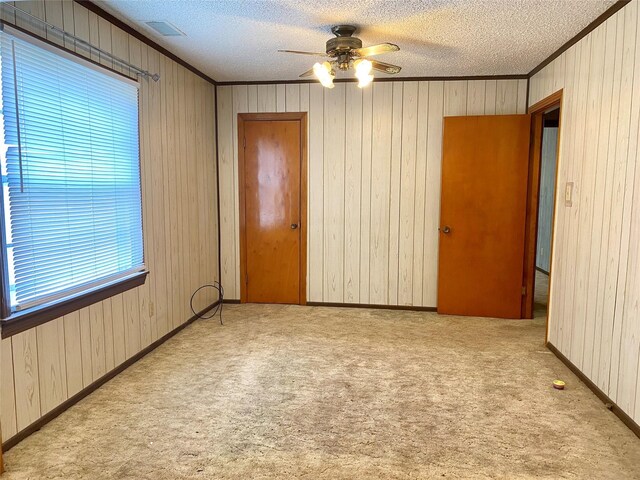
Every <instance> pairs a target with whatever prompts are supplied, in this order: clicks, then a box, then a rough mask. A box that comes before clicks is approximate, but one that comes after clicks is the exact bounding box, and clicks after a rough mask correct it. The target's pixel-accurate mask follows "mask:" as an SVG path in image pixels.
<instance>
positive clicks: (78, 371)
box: [63, 312, 84, 397]
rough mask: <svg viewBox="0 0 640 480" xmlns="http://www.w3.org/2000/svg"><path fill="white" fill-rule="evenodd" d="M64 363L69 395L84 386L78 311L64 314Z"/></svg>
mask: <svg viewBox="0 0 640 480" xmlns="http://www.w3.org/2000/svg"><path fill="white" fill-rule="evenodd" d="M63 322H64V344H65V350H64V352H65V363H66V364H67V394H68V395H69V396H70V397H71V396H73V395H75V394H76V393H78V392H79V391H80V390H82V388H83V387H84V383H83V378H82V336H81V333H80V313H79V312H73V313H70V314H68V315H65V316H64V319H63Z"/></svg>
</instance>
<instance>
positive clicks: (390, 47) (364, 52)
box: [353, 43, 400, 57]
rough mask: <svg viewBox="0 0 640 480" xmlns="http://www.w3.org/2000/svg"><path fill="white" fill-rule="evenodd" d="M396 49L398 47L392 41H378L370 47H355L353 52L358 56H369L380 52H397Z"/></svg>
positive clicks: (398, 48)
mask: <svg viewBox="0 0 640 480" xmlns="http://www.w3.org/2000/svg"><path fill="white" fill-rule="evenodd" d="M398 50H400V47H399V46H398V45H395V44H393V43H380V44H378V45H371V46H370V47H362V48H356V49H355V50H353V52H354V53H355V54H356V55H358V56H360V57H370V56H372V55H380V54H382V53H389V52H397V51H398Z"/></svg>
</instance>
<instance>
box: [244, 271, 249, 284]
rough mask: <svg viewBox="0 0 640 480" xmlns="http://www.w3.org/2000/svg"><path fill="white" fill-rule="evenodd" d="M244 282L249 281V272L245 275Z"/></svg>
mask: <svg viewBox="0 0 640 480" xmlns="http://www.w3.org/2000/svg"><path fill="white" fill-rule="evenodd" d="M244 283H249V274H248V273H247V274H245V276H244Z"/></svg>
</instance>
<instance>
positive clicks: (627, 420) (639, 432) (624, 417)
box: [547, 342, 640, 438]
mask: <svg viewBox="0 0 640 480" xmlns="http://www.w3.org/2000/svg"><path fill="white" fill-rule="evenodd" d="M547 348H548V349H549V350H551V351H552V352H553V353H554V355H555V356H556V357H558V358H559V359H560V361H561V362H562V363H564V364H565V365H566V366H567V367H568V368H569V370H571V371H572V372H573V373H574V374H575V376H576V377H578V378H579V379H580V380H582V383H584V384H585V385H586V386H587V387H589V389H590V390H591V391H592V392H593V393H595V395H596V397H598V398H599V399H600V400H602V402H603V403H604V404H605V406H606V407H607V408H608V409H609V410H611V411H612V412H613V413H614V414H615V415H616V417H618V418H619V419H620V420H621V421H622V423H624V424H625V425H626V426H627V427H629V429H630V430H631V431H632V432H633V433H635V434H636V436H637V437H638V438H640V425H638V424H637V423H636V422H635V421H634V420H633V418H631V417H630V416H629V415H628V414H627V413H625V412H624V411H623V410H622V409H621V408H620V407H619V406H618V405H617V404H616V403H615V402H614V401H613V400H611V399H610V398H609V396H608V395H607V394H606V393H604V392H603V391H602V390H600V387H598V386H597V385H596V384H595V383H593V382H592V381H591V380H590V379H589V378H588V377H587V376H586V375H585V374H584V373H582V371H580V369H579V368H578V367H576V366H575V365H574V364H573V363H571V360H569V359H568V358H567V357H565V356H564V355H563V354H562V353H560V350H558V349H557V348H556V347H555V346H554V345H553V344H552V343H551V342H547Z"/></svg>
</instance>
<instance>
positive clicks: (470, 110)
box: [467, 80, 487, 115]
mask: <svg viewBox="0 0 640 480" xmlns="http://www.w3.org/2000/svg"><path fill="white" fill-rule="evenodd" d="M486 82H487V81H486V80H475V81H470V82H467V84H468V86H467V115H484V103H485V92H486Z"/></svg>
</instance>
